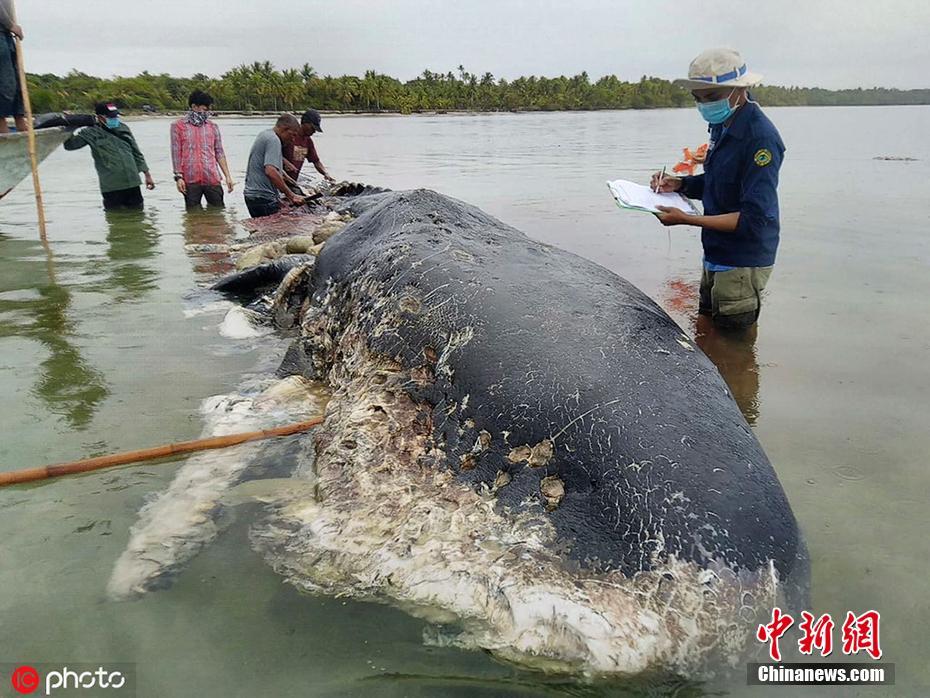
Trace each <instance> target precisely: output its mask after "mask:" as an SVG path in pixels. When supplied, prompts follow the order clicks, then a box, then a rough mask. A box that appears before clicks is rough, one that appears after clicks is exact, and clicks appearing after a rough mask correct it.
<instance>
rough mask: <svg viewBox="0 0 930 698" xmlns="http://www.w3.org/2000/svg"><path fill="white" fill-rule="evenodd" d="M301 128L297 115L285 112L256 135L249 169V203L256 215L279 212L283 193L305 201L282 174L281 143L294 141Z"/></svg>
mask: <svg viewBox="0 0 930 698" xmlns="http://www.w3.org/2000/svg"><path fill="white" fill-rule="evenodd" d="M299 131H300V123H299V122H298V121H297V118H296V117H294V116H293V115H292V114H282V115H281V116H280V117H278V121H277V123H276V124H275V127H274V128H270V129H268V130H267V131H262V132H261V133H259V134H258V136H257V137H256V138H255V143H253V144H252V150H251V151H250V152H249V164H248V166H247V167H246V170H245V205H246V206H248V208H249V215H250V216H252V218H261V217H262V216H270V215H271V214H272V213H277V212H278V211H279V210H280V209H281V196H280V194H283V195H284V198H286V199H287V200H288V201H290V202H291V203H292V204H293V205H294V206H300V205H301V204H302V203H303V202H304V198H303V197H302V196H297V195H296V194H294V192H292V191H291V190H290V189H289V188H288V186H287V184H285V182H284V178H283V177H282V172H283V171H284V162H283V155H282V153H281V144H282V143H283V144H285V145H290V144H291V143H293V142H294V138H295V137H296V136H297V134H298V132H299ZM279 192H280V194H279Z"/></svg>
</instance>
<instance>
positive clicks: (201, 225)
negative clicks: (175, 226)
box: [184, 207, 236, 278]
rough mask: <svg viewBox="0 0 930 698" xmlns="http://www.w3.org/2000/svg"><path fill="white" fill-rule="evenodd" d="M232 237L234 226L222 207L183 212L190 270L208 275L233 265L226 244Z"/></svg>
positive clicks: (220, 273) (219, 272)
mask: <svg viewBox="0 0 930 698" xmlns="http://www.w3.org/2000/svg"><path fill="white" fill-rule="evenodd" d="M235 237H236V226H235V224H234V223H233V222H231V221H230V219H229V217H228V216H227V213H226V211H225V210H224V209H220V208H210V207H208V208H206V209H202V208H194V209H190V210H188V211H186V212H185V215H184V244H185V245H191V246H194V247H188V248H187V251H188V254H189V255H190V256H191V259H192V260H193V262H194V271H195V272H197V273H198V274H205V275H209V276H210V277H211V278H213V277H217V276H221V275H223V274H226V273H228V272H229V271H231V270H232V269H233V267H234V265H233V264H232V262H231V261H230V259H229V252H228V251H227V249H226V247H227V246H228V245H230V244H231V243H232V242H233V239H234V238H235Z"/></svg>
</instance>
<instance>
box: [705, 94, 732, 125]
mask: <svg viewBox="0 0 930 698" xmlns="http://www.w3.org/2000/svg"><path fill="white" fill-rule="evenodd" d="M732 96H733V92H730V94H729V95H727V96H726V97H725V98H723V99H718V100H717V101H716V102H698V103H697V108H698V111H699V112H701V116H702V117H704V121H706V122H707V123H709V124H722V123H723V122H724V121H726V120H727V119H729V118H730V117H731V116H733V112H735V111H736V109H734V108H733V107H731V106H730V97H732Z"/></svg>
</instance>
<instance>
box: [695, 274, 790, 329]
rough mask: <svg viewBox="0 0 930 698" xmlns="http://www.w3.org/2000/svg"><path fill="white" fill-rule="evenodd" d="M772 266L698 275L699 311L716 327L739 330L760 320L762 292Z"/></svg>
mask: <svg viewBox="0 0 930 698" xmlns="http://www.w3.org/2000/svg"><path fill="white" fill-rule="evenodd" d="M771 275H772V267H737V268H736V269H730V270H729V271H707V269H704V270H703V271H702V273H701V292H700V293H701V297H700V306H699V312H700V313H701V314H702V315H710V316H711V317H712V318H713V320H714V324H715V325H717V326H719V327H725V328H732V329H740V328H744V327H749V326H750V325H752V324H753V323H755V322H756V320H758V319H759V311H760V310H761V309H762V291H763V290H764V289H765V285H766V284H767V283H768V280H769V277H770V276H771Z"/></svg>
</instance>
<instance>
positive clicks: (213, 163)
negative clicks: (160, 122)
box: [171, 90, 236, 208]
mask: <svg viewBox="0 0 930 698" xmlns="http://www.w3.org/2000/svg"><path fill="white" fill-rule="evenodd" d="M188 104H189V106H190V111H189V112H187V116H186V117H184V118H183V119H178V120H177V121H175V122H174V123H173V124H171V163H172V166H173V167H174V181H175V184H176V185H177V187H178V191H179V192H181V194H183V195H184V203H185V205H186V206H187V208H193V207H199V206H200V200H201V198H206V200H207V206H222V205H223V188H222V187H221V186H220V174H219V172H218V171H217V165H219V169H221V170H222V171H223V177H224V178H225V179H226V190H227V191H229V192H232V190H233V187H235V186H236V183H235V182H233V179H232V177H231V176H230V174H229V166H228V165H227V164H226V153H225V152H224V151H223V139H222V138H221V137H220V129H219V126H217V125H216V124H214V123H213V122H212V121H210V107H211V106H212V104H213V98H212V97H211V96H210V95H208V94H207V93H206V92H201V91H200V90H196V91H194V92H192V93H191V96H190V98H189V99H188Z"/></svg>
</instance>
